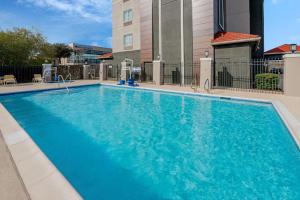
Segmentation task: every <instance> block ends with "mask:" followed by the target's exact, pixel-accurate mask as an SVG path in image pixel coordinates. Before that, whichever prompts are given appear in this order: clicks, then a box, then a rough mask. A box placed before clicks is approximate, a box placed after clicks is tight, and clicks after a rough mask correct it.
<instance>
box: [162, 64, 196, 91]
mask: <svg viewBox="0 0 300 200" xmlns="http://www.w3.org/2000/svg"><path fill="white" fill-rule="evenodd" d="M182 68H183V67H182V64H180V63H179V64H170V63H165V64H164V65H163V80H164V81H163V82H164V84H171V85H181V86H190V85H191V84H197V85H199V82H200V81H199V80H200V62H198V63H197V62H195V63H185V64H184V73H182ZM183 78H184V80H182V79H183Z"/></svg>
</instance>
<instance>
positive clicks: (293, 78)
mask: <svg viewBox="0 0 300 200" xmlns="http://www.w3.org/2000/svg"><path fill="white" fill-rule="evenodd" d="M283 72H284V80H283V81H284V84H283V87H284V94H285V95H287V96H295V97H300V88H299V86H300V78H299V75H300V55H299V54H287V55H285V56H284V70H283Z"/></svg>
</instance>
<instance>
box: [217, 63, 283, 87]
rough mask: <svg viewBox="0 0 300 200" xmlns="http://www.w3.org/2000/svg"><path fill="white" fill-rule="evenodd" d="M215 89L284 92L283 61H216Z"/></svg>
mask: <svg viewBox="0 0 300 200" xmlns="http://www.w3.org/2000/svg"><path fill="white" fill-rule="evenodd" d="M214 66H215V70H214V88H223V89H247V90H260V91H272V92H281V91H283V77H284V76H283V73H284V71H283V67H284V62H283V60H266V59H258V60H251V61H231V60H226V59H220V60H215V63H214Z"/></svg>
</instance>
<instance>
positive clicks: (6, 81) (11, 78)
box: [3, 75, 17, 85]
mask: <svg viewBox="0 0 300 200" xmlns="http://www.w3.org/2000/svg"><path fill="white" fill-rule="evenodd" d="M3 83H4V85H7V84H9V83H11V84H17V80H16V78H15V76H14V75H5V76H4V77H3Z"/></svg>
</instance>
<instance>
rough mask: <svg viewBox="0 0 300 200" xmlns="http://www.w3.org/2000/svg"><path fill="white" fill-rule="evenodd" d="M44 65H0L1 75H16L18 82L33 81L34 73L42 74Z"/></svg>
mask: <svg viewBox="0 0 300 200" xmlns="http://www.w3.org/2000/svg"><path fill="white" fill-rule="evenodd" d="M42 71H43V68H42V66H0V76H1V77H2V76H4V75H14V76H15V77H16V79H17V82H18V83H28V82H32V78H33V76H34V74H41V75H42Z"/></svg>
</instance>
